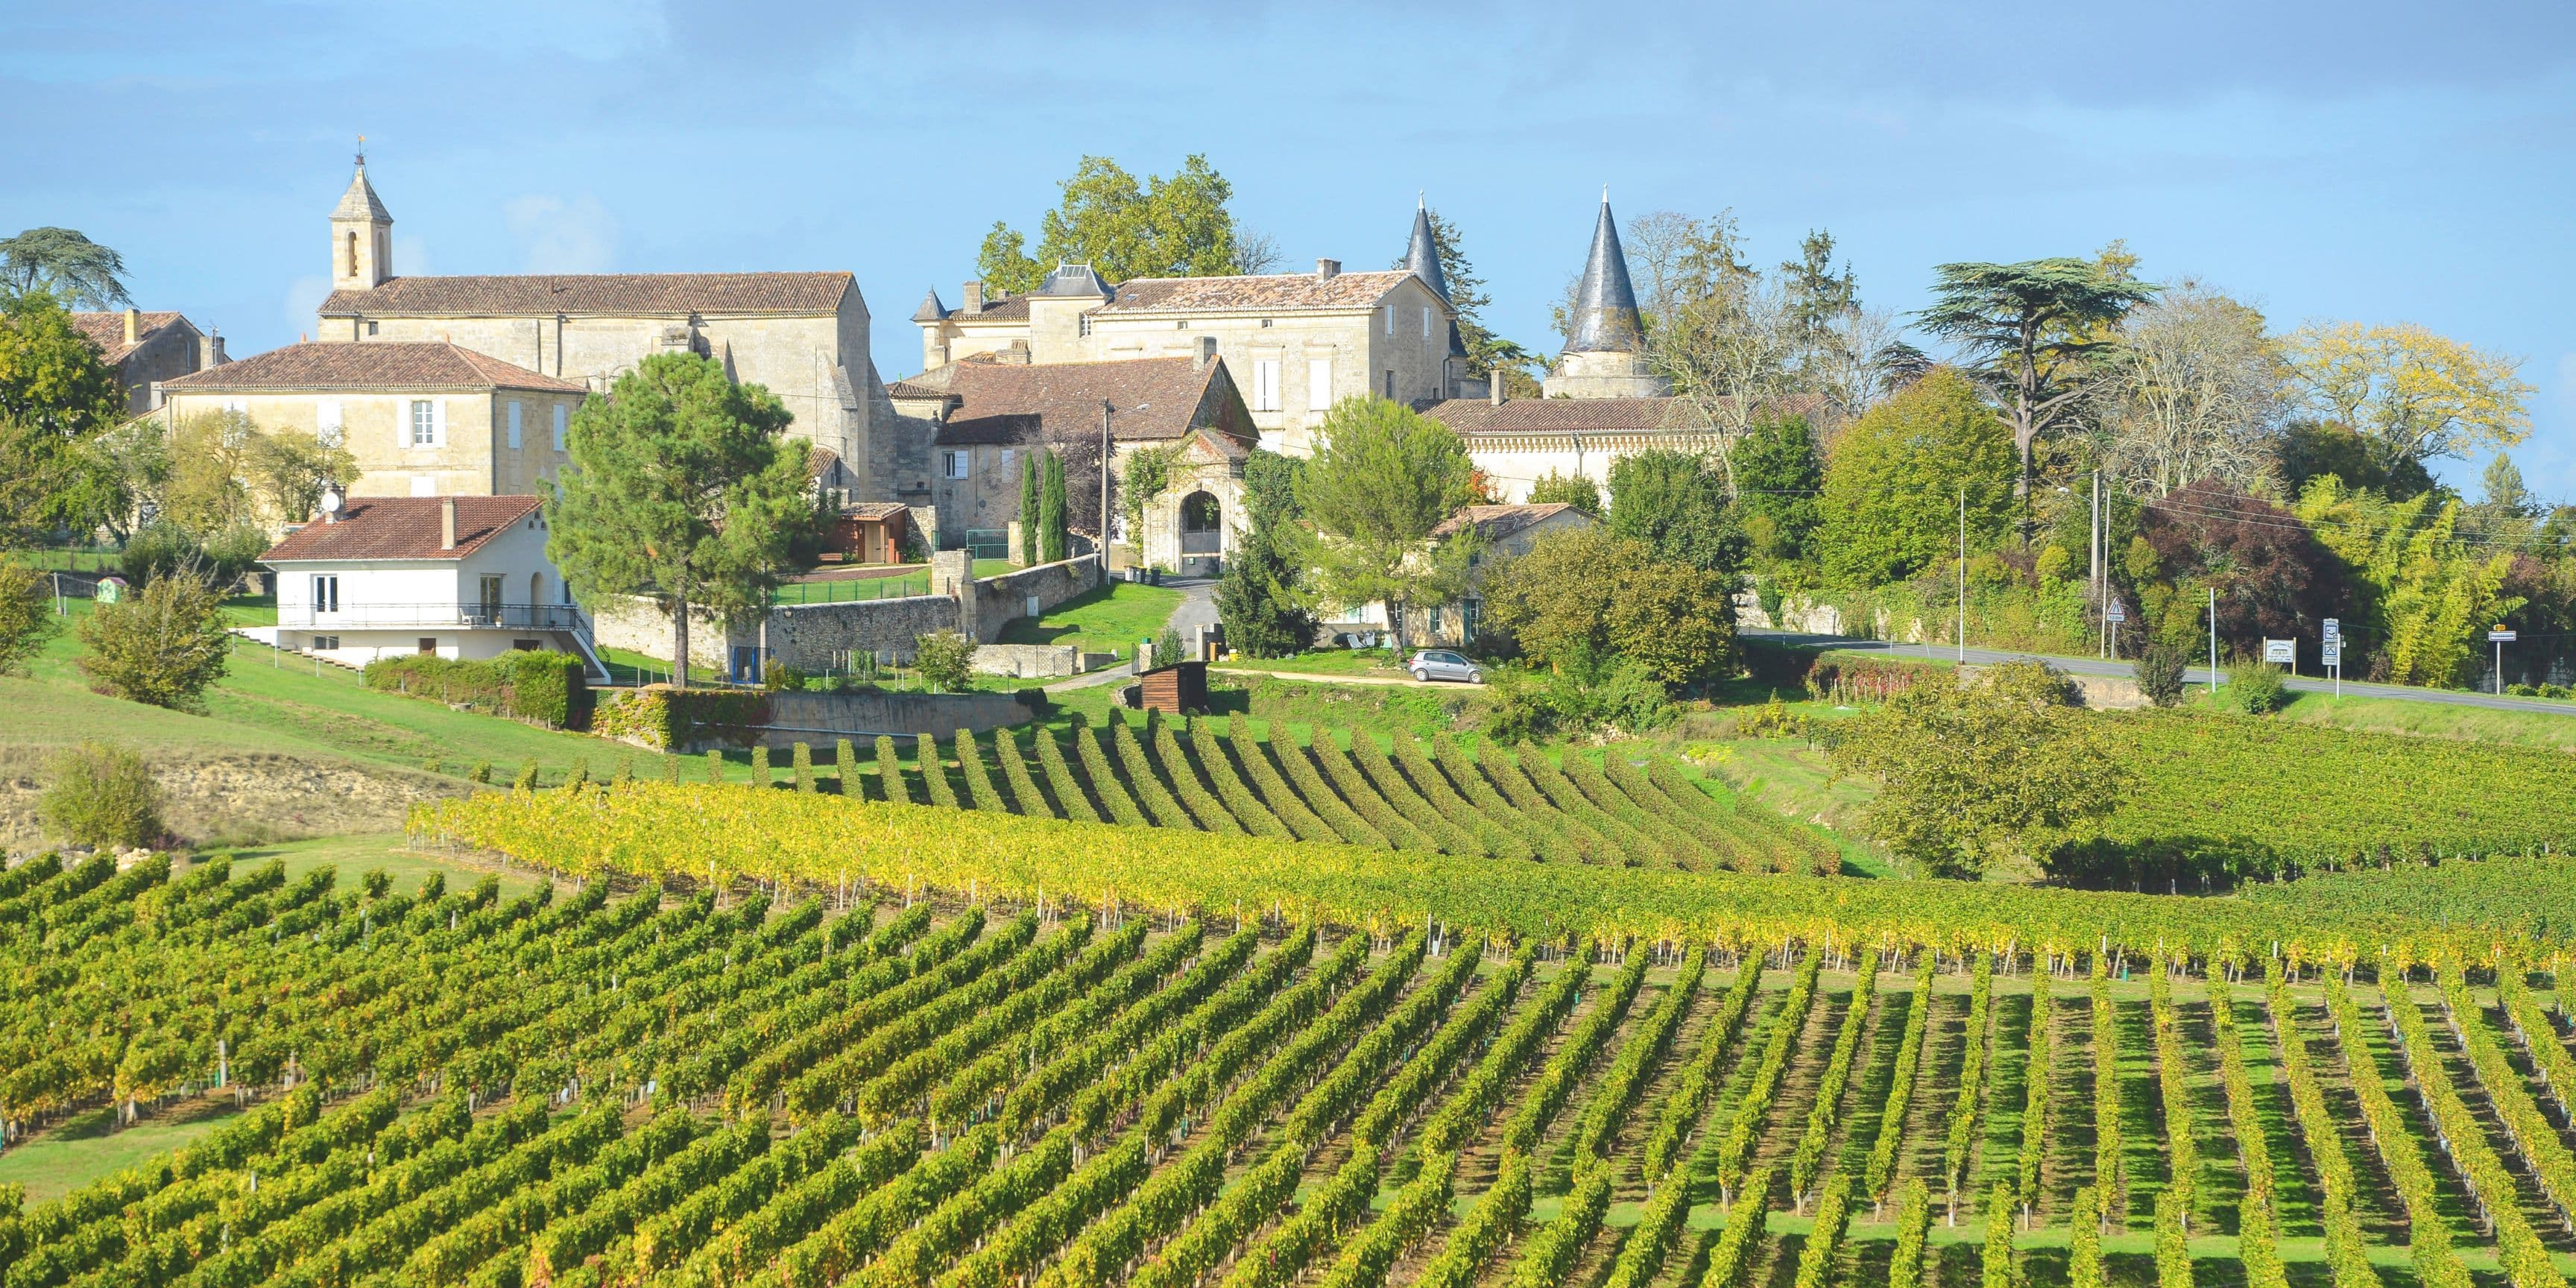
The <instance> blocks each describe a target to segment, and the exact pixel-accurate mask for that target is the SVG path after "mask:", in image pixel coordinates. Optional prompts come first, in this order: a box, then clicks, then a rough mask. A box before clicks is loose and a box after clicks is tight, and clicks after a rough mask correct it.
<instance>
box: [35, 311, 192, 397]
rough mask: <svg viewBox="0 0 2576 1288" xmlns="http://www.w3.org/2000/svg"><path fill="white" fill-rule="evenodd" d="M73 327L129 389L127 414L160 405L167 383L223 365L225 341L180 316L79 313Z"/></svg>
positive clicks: (117, 380)
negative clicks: (162, 391)
mask: <svg viewBox="0 0 2576 1288" xmlns="http://www.w3.org/2000/svg"><path fill="white" fill-rule="evenodd" d="M72 326H73V327H74V328H75V329H76V330H78V331H79V332H80V333H81V334H82V335H84V336H87V337H89V341H90V343H92V344H95V345H97V346H98V351H99V356H100V357H101V358H102V359H104V360H105V361H106V363H107V365H108V366H110V367H112V368H114V369H115V370H116V382H117V383H118V384H120V385H122V386H124V387H125V413H126V414H127V415H129V416H140V415H142V414H144V413H145V412H148V411H151V410H152V409H153V408H155V407H158V406H160V405H161V401H160V390H159V389H158V388H156V386H158V385H159V384H160V383H161V382H162V381H164V380H176V379H178V378H179V377H181V376H185V375H192V374H194V373H196V372H200V371H203V370H205V369H206V368H208V367H215V366H221V365H223V363H224V362H225V358H224V338H223V337H222V336H219V335H210V334H207V333H205V332H201V331H199V330H198V329H197V326H196V324H195V323H193V322H190V321H189V320H188V319H187V318H185V317H183V316H181V315H179V314H177V313H146V312H144V311H143V310H141V309H127V310H125V311H124V312H122V313H74V314H72Z"/></svg>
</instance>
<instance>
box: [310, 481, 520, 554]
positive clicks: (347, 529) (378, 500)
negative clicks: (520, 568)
mask: <svg viewBox="0 0 2576 1288" xmlns="http://www.w3.org/2000/svg"><path fill="white" fill-rule="evenodd" d="M450 501H454V502H455V503H456V548H455V549H453V550H442V549H440V548H439V545H438V540H439V528H440V519H439V511H440V509H441V508H442V507H443V506H445V505H446V504H447V503H448V502H450ZM544 504H545V498H543V497H534V496H453V497H450V496H370V497H353V498H351V499H350V501H349V505H348V508H347V509H346V510H343V511H342V512H341V514H340V521H339V522H338V523H308V524H305V525H304V526H303V527H301V528H298V529H296V530H295V531H293V532H290V533H287V534H286V539H285V540H283V541H280V542H278V543H277V544H276V545H274V546H271V547H269V550H268V553H267V554H264V555H261V556H260V561H261V562H263V563H281V562H288V561H293V560H298V559H331V560H344V559H462V558H464V557H465V556H467V555H470V554H472V553H474V552H475V551H476V550H479V549H481V548H482V547H483V545H484V543H486V542H488V541H490V540H491V539H492V538H494V537H497V536H499V535H501V534H502V533H504V532H506V531H508V530H509V529H510V525H512V524H514V523H518V522H521V521H522V520H525V519H526V518H527V517H528V516H529V515H531V514H534V513H536V512H537V510H538V509H539V508H540V507H542V506H543V505H544Z"/></svg>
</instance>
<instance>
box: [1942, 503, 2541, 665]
mask: <svg viewBox="0 0 2576 1288" xmlns="http://www.w3.org/2000/svg"><path fill="white" fill-rule="evenodd" d="M2499 656H2501V654H2499ZM1959 660H1960V661H1962V662H1965V661H1967V660H1968V489H1967V488H1965V487H1961V488H1960V489H1959Z"/></svg>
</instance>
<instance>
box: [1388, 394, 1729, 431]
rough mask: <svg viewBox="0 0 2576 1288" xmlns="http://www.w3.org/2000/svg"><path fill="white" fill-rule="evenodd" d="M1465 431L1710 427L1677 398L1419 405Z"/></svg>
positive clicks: (1468, 400)
mask: <svg viewBox="0 0 2576 1288" xmlns="http://www.w3.org/2000/svg"><path fill="white" fill-rule="evenodd" d="M1421 411H1422V414H1423V415H1425V416H1429V417H1430V418H1432V419H1433V420H1436V421H1439V422H1440V423H1441V424H1444V425H1447V426H1448V427H1449V428H1451V429H1454V430H1457V431H1458V432H1459V433H1461V434H1605V433H1620V432H1625V433H1652V432H1656V431H1672V430H1683V431H1688V430H1706V429H1707V428H1708V427H1709V425H1708V418H1707V417H1705V416H1702V415H1700V414H1699V413H1698V412H1697V411H1696V410H1694V409H1693V408H1692V407H1691V405H1690V404H1689V403H1688V402H1686V401H1684V400H1682V399H1679V398H1515V399H1512V400H1511V401H1509V402H1506V403H1504V404H1503V405H1502V406H1500V407H1497V406H1495V405H1493V404H1492V403H1490V402H1487V401H1486V400H1484V399H1482V398H1451V399H1447V400H1445V401H1442V402H1435V403H1431V404H1429V405H1428V406H1425V407H1423V408H1422V409H1421Z"/></svg>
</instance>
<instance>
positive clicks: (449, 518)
mask: <svg viewBox="0 0 2576 1288" xmlns="http://www.w3.org/2000/svg"><path fill="white" fill-rule="evenodd" d="M438 548H439V549H441V550H454V549H455V548H456V498H455V497H452V496H443V497H440V498H439V499H438Z"/></svg>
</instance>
